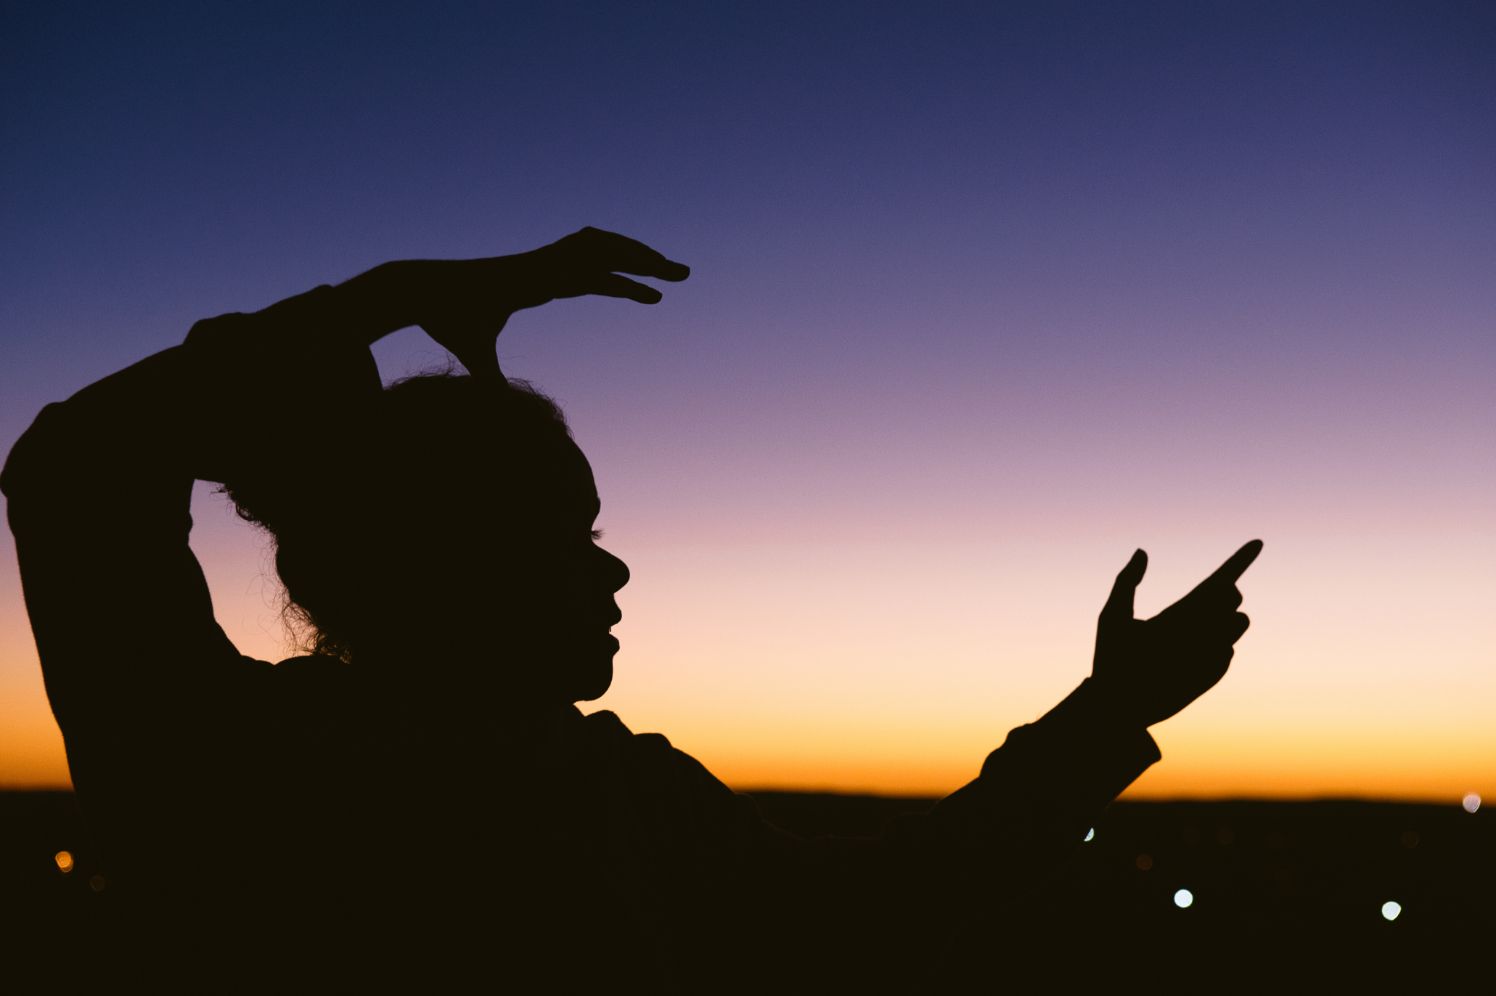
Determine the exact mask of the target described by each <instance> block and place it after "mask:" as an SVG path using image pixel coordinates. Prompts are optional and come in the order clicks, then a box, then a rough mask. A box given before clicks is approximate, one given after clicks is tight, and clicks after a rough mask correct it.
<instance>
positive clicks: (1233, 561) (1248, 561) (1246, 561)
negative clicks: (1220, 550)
mask: <svg viewBox="0 0 1496 996" xmlns="http://www.w3.org/2000/svg"><path fill="white" fill-rule="evenodd" d="M1261 552H1262V540H1252V541H1251V542H1250V543H1246V544H1244V545H1243V546H1242V548H1241V549H1240V550H1237V551H1236V552H1235V553H1233V554H1232V555H1231V556H1229V557H1227V558H1226V562H1225V563H1224V564H1222V565H1221V566H1220V567H1217V568H1216V569H1215V571H1214V572H1213V573H1212V574H1211V575H1210V577H1208V578H1206V579H1205V580H1204V581H1202V582H1200V587H1202V588H1203V587H1205V586H1206V585H1218V584H1236V582H1237V581H1239V580H1240V579H1241V576H1242V575H1243V574H1245V573H1246V571H1247V568H1248V567H1251V566H1252V561H1254V560H1256V559H1257V555H1258V554H1259V553H1261Z"/></svg>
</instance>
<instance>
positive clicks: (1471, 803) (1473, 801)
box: [1460, 792, 1480, 813]
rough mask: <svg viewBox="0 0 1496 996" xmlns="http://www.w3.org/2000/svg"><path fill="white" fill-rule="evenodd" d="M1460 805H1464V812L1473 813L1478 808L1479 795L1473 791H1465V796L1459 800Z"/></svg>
mask: <svg viewBox="0 0 1496 996" xmlns="http://www.w3.org/2000/svg"><path fill="white" fill-rule="evenodd" d="M1460 805H1462V806H1464V807H1465V812H1467V813H1473V812H1475V811H1476V810H1477V809H1479V808H1480V796H1479V795H1477V794H1476V793H1474V792H1469V793H1466V795H1465V798H1464V799H1463V800H1461V802H1460Z"/></svg>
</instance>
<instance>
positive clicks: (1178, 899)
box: [1174, 889, 1195, 910]
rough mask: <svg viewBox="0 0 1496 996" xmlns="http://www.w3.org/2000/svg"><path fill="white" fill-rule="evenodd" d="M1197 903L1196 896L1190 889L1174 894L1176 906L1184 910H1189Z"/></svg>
mask: <svg viewBox="0 0 1496 996" xmlns="http://www.w3.org/2000/svg"><path fill="white" fill-rule="evenodd" d="M1194 902H1195V894H1194V893H1193V892H1191V891H1190V890H1188V889H1180V890H1179V891H1178V892H1176V893H1174V905H1175V906H1178V907H1179V908H1180V909H1182V910H1187V909H1189V908H1190V907H1191V906H1192V905H1194Z"/></svg>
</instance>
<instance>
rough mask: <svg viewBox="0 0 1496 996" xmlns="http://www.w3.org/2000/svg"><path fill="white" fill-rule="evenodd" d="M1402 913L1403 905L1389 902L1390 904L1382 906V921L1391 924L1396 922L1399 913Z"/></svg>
mask: <svg viewBox="0 0 1496 996" xmlns="http://www.w3.org/2000/svg"><path fill="white" fill-rule="evenodd" d="M1401 912H1402V904H1401V903H1394V902H1391V901H1390V900H1389V901H1388V902H1385V903H1383V904H1382V919H1383V920H1386V921H1387V922H1388V923H1391V922H1392V921H1393V920H1396V919H1397V915H1398V914H1399V913H1401Z"/></svg>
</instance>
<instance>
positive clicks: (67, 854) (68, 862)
mask: <svg viewBox="0 0 1496 996" xmlns="http://www.w3.org/2000/svg"><path fill="white" fill-rule="evenodd" d="M52 860H53V861H55V862H57V870H58V871H60V872H62V873H63V874H64V875H66V874H67V873H68V872H70V871H72V870H73V852H71V851H58V852H57V853H56V854H54V855H52Z"/></svg>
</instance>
